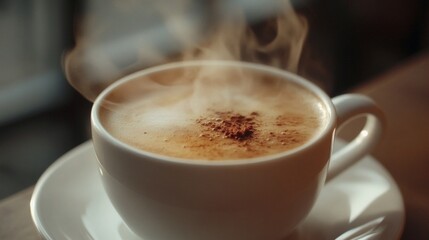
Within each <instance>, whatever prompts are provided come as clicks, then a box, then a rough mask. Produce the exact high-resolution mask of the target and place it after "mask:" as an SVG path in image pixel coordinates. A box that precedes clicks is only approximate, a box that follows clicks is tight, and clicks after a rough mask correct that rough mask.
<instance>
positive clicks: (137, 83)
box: [101, 69, 326, 160]
mask: <svg viewBox="0 0 429 240" xmlns="http://www.w3.org/2000/svg"><path fill="white" fill-rule="evenodd" d="M212 70H213V69H212ZM217 70H219V69H217ZM249 73H250V72H247V73H246V74H244V75H243V72H242V71H237V70H234V71H233V70H232V69H222V73H221V74H220V72H219V71H214V70H213V71H209V72H205V73H204V75H201V72H198V71H195V72H192V71H191V72H189V71H187V72H181V71H167V72H165V73H159V74H153V75H151V76H150V78H149V77H145V78H140V79H134V80H131V81H129V82H128V83H126V84H124V85H121V86H120V87H118V88H117V89H116V90H115V91H114V92H112V93H111V94H109V95H108V96H107V97H106V99H105V102H106V104H105V105H104V106H105V108H104V109H103V110H102V114H101V117H102V122H103V124H104V126H105V127H106V129H107V130H108V131H109V132H110V133H111V134H112V135H113V136H114V137H116V138H118V139H119V140H121V141H123V142H125V143H127V144H130V145H132V146H134V147H137V148H140V149H142V150H145V151H149V152H154V153H158V154H162V155H168V156H172V157H178V158H186V159H205V160H227V159H242V158H252V157H258V156H263V155H269V154H274V153H278V152H283V151H287V150H290V149H293V148H296V147H297V146H300V145H302V144H304V143H305V142H307V141H308V140H309V139H310V138H311V137H312V136H313V135H315V134H317V133H318V132H319V131H320V129H321V128H322V126H323V125H324V118H325V117H326V116H325V115H324V114H325V110H324V109H323V108H321V106H320V104H318V103H320V100H319V99H318V98H317V97H316V96H314V95H313V94H312V93H310V92H309V91H307V90H305V89H303V88H301V87H300V86H298V85H296V84H294V83H292V82H287V81H284V80H281V79H277V78H273V77H267V76H264V75H261V74H258V73H256V72H252V73H251V75H249ZM220 76H222V77H220ZM192 79H198V81H196V80H192ZM112 103H114V104H112ZM252 113H253V115H252ZM238 115H239V116H242V117H244V118H252V121H253V123H254V125H255V126H254V127H255V129H254V134H253V136H252V138H251V139H246V140H237V139H231V138H228V137H226V136H225V134H224V133H220V132H216V131H213V130H212V129H210V128H207V125H206V126H204V125H203V124H202V123H207V122H209V121H216V120H218V121H222V120H228V119H229V117H231V116H238Z"/></svg>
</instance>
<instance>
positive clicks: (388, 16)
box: [0, 0, 429, 199]
mask: <svg viewBox="0 0 429 240" xmlns="http://www.w3.org/2000/svg"><path fill="white" fill-rule="evenodd" d="M171 1H173V0H171ZM137 2H138V3H137ZM164 2H167V5H168V1H164ZM173 2H174V1H173ZM187 2H191V4H190V6H192V9H191V10H189V11H185V13H186V15H185V17H186V18H189V22H190V23H193V24H194V25H192V24H191V26H195V27H196V28H198V27H201V26H210V23H211V19H215V18H216V17H217V16H218V14H219V11H220V12H222V11H223V10H222V9H227V8H229V7H231V3H233V4H235V5H239V6H242V7H243V9H245V12H246V20H247V21H248V22H249V24H250V25H252V26H254V27H255V29H256V30H255V31H256V32H258V31H259V32H260V33H261V34H264V30H263V29H262V30H261V27H260V26H261V23H264V22H265V21H269V20H270V19H271V18H272V17H273V15H274V12H275V9H276V8H275V5H274V0H267V1H256V0H234V1H226V0H223V1H222V0H219V1H214V0H213V1H198V0H193V1H187ZM127 4H131V6H135V4H138V6H139V7H138V8H136V7H127ZM292 4H293V5H294V6H295V9H296V11H297V12H298V13H299V14H300V15H302V16H304V17H305V18H306V19H307V23H308V26H309V29H308V36H307V40H306V42H305V46H304V50H303V53H302V58H301V63H300V70H299V73H300V74H302V75H304V76H306V77H308V78H309V79H315V80H316V81H317V83H318V84H320V85H321V87H322V88H323V89H325V90H326V91H327V93H328V94H329V95H331V96H335V95H338V94H341V93H344V92H347V91H348V90H349V89H351V88H353V87H356V86H357V85H359V84H363V83H365V82H366V81H370V80H371V79H372V78H373V77H374V76H376V75H378V74H381V73H383V72H384V71H387V70H388V69H390V68H392V67H394V66H395V65H396V64H398V63H400V62H402V61H404V60H406V59H407V58H410V57H412V56H413V55H416V54H419V53H421V52H423V51H425V50H426V49H427V48H428V45H429V1H426V0H391V1H374V0H349V1H341V0H333V1H320V0H295V1H293V2H292ZM128 6H129V5H128ZM213 6H216V7H217V11H213ZM219 6H220V8H219ZM273 6H274V7H273ZM153 7H154V6H153V4H152V3H151V1H130V0H129V1H113V0H112V1H100V0H98V1H97V0H91V1H82V0H79V1H72V0H64V1H55V0H41V1H34V0H33V1H24V0H14V1H12V0H1V1H0V36H1V37H0V199H1V198H4V197H7V196H9V195H11V194H13V193H15V192H17V191H20V190H22V189H24V188H26V187H28V186H30V185H33V184H34V183H35V182H36V181H37V179H38V178H39V177H40V175H41V174H42V173H43V171H44V170H45V169H46V168H47V167H48V166H49V165H50V164H52V163H53V162H54V161H55V160H56V159H57V158H58V157H60V156H61V155H63V154H64V153H66V152H67V151H69V150H70V149H72V148H74V147H76V146H77V145H79V144H80V143H83V142H85V141H87V140H88V139H89V138H90V131H89V112H90V108H91V102H90V101H88V100H87V99H86V98H84V97H83V96H82V95H81V94H80V93H78V92H77V91H76V90H75V89H74V88H72V87H71V86H70V84H69V83H68V82H67V80H66V77H65V73H64V69H63V61H64V55H65V53H66V52H67V51H69V50H70V49H73V48H74V47H75V46H76V44H77V43H78V42H79V43H81V42H82V40H81V38H82V37H83V38H85V34H91V33H92V32H101V34H100V35H99V36H106V35H105V34H104V33H103V31H104V32H108V31H107V30H105V29H103V28H97V27H95V28H85V24H88V21H83V20H82V16H86V19H87V20H88V19H90V20H92V22H94V21H95V22H97V21H103V22H107V23H109V24H110V25H113V26H116V27H117V28H116V30H115V31H113V32H115V33H116V35H115V37H111V38H107V45H108V46H110V49H113V48H111V47H112V46H117V45H119V46H121V45H127V46H132V45H133V44H134V45H136V44H137V45H138V44H139V40H136V41H132V38H126V37H125V38H124V36H127V35H133V34H134V35H135V30H136V29H138V31H139V34H143V36H145V37H146V38H145V39H146V40H145V41H147V39H152V40H153V41H155V42H162V43H163V44H165V46H164V49H163V50H164V51H165V52H168V53H166V54H171V55H174V54H177V53H180V51H181V49H180V47H181V46H182V45H180V44H179V45H177V44H174V43H171V42H169V41H166V39H167V40H168V39H169V38H168V37H166V36H164V35H162V34H159V32H161V33H162V31H154V29H155V30H156V29H158V28H160V29H161V28H162V24H159V22H160V21H161V22H162V19H161V18H162V14H161V15H159V14H158V15H157V14H154V11H153ZM219 9H220V10H219ZM164 14H165V13H164ZM94 19H95V20H94ZM160 19H161V20H160ZM92 22H91V23H92ZM200 22H204V24H202V25H200V24H199V23H200ZM109 24H108V25H109ZM115 24H116V25H115ZM262 25H263V24H262ZM82 29H83V30H86V31H83V30H82ZM133 31H134V32H133ZM77 33H79V35H76V34H77ZM103 34H104V35H103ZM118 35H119V36H121V37H120V38H118V37H117V36H118ZM134 35H133V36H134ZM107 36H109V35H108V34H107ZM79 39H80V40H79ZM130 39H131V40H130ZM137 39H139V38H137ZM105 43H106V42H105V41H104V42H103V43H100V46H101V45H103V44H105ZM130 43H131V44H130ZM92 46H93V47H94V46H97V45H92ZM84 50H85V49H84ZM86 50H87V49H86ZM131 50H132V48H131ZM142 50H143V51H144V50H145V49H144V48H143V49H142ZM118 51H119V53H120V52H122V51H121V50H118ZM124 51H130V48H128V49H124ZM111 54H113V55H115V54H117V52H115V51H113V53H111ZM99 60H100V61H102V59H99ZM120 60H121V61H119V62H115V64H116V65H120V66H129V65H130V63H129V62H130V61H131V62H132V59H131V60H130V58H123V59H120ZM85 63H86V62H85V61H82V64H83V65H85ZM158 63H159V62H158V61H153V62H149V63H148V64H147V65H156V64H158ZM131 65H132V64H131ZM127 69H128V70H130V69H131V70H132V68H127ZM74 71H75V72H76V71H79V68H77V70H76V69H75V70H74ZM122 73H123V74H125V73H126V72H122ZM115 77H119V76H115ZM109 80H111V79H109Z"/></svg>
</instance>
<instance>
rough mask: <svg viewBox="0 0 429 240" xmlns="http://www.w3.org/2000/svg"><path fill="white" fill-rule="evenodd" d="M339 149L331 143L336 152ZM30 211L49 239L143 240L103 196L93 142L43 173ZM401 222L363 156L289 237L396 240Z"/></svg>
mask: <svg viewBox="0 0 429 240" xmlns="http://www.w3.org/2000/svg"><path fill="white" fill-rule="evenodd" d="M342 145H344V143H343V142H341V141H338V142H336V143H335V147H336V148H339V147H340V146H342ZM31 213H32V217H33V221H34V223H35V225H36V227H37V229H38V230H39V232H40V234H41V235H42V237H44V238H45V239H49V240H50V239H55V240H61V239H68V240H70V239H71V240H74V239H76V240H77V239H79V240H85V239H96V240H98V239H103V240H105V239H124V240H125V239H129V240H141V238H139V237H137V236H136V235H135V234H134V233H133V232H131V231H130V230H129V229H128V227H127V226H126V225H125V224H124V223H123V221H122V219H121V218H120V216H119V215H118V214H117V213H116V211H115V210H114V208H113V206H112V205H111V203H110V201H109V199H108V198H107V195H106V193H105V192H104V190H103V187H102V184H101V181H100V178H99V174H98V173H97V164H96V159H95V154H94V151H93V146H92V143H91V142H87V143H85V144H83V145H81V146H78V147H76V148H75V149H74V150H72V151H70V152H69V153H67V154H65V155H64V156H63V157H61V158H60V159H58V160H57V161H56V162H55V163H54V164H53V165H52V166H51V167H50V168H49V169H48V170H47V171H46V172H45V173H44V174H43V176H42V177H41V178H40V180H39V181H38V183H37V185H36V188H35V190H34V193H33V196H32V199H31ZM403 224H404V207H403V200H402V196H401V194H400V191H399V189H398V187H397V185H396V183H395V181H394V180H393V179H392V178H391V176H390V174H389V173H388V172H387V171H386V170H385V169H384V168H383V167H382V166H381V165H380V164H379V163H378V162H377V161H376V160H375V159H374V158H372V157H370V156H367V157H364V158H363V159H362V160H361V161H359V162H358V163H357V164H356V165H354V166H352V167H351V168H349V169H347V170H346V171H344V172H343V173H341V174H340V175H339V176H337V177H336V178H334V179H332V180H331V181H330V182H328V183H327V184H326V186H325V187H324V188H323V190H322V192H321V194H320V196H319V198H318V200H317V202H316V205H315V206H314V208H313V209H312V211H311V212H310V215H309V216H308V217H307V218H306V220H305V221H304V222H303V223H302V224H301V225H300V227H299V228H298V229H297V230H296V231H295V232H294V234H293V235H292V236H290V237H289V238H288V239H357V238H358V239H399V238H400V235H401V233H402V228H403ZM166 230H168V229H166Z"/></svg>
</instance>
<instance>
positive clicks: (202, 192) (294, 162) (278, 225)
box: [91, 61, 384, 240]
mask: <svg viewBox="0 0 429 240" xmlns="http://www.w3.org/2000/svg"><path fill="white" fill-rule="evenodd" d="M206 65H216V66H228V67H237V68H241V69H242V70H244V71H245V70H246V69H248V70H252V71H258V72H261V73H264V74H268V75H272V76H275V77H280V78H282V79H284V80H285V81H293V82H295V83H297V84H299V85H301V86H303V87H304V88H306V89H308V90H309V91H311V92H313V93H314V94H316V95H317V96H318V97H319V98H320V104H323V105H324V106H325V108H326V109H327V115H328V118H329V119H328V120H327V124H326V126H325V128H324V129H323V130H322V131H321V133H320V134H318V135H317V136H315V137H314V138H312V139H311V140H310V141H309V142H307V143H305V144H304V145H302V146H300V147H298V148H296V149H293V150H291V151H286V152H284V153H281V154H276V155H269V156H264V157H258V158H254V159H244V160H237V161H195V160H186V159H178V158H173V157H167V156H161V155H158V154H153V153H149V152H145V151H142V150H138V149H136V148H134V147H132V146H129V145H127V144H125V143H123V142H121V141H119V140H118V139H115V138H114V137H113V136H112V135H111V134H109V132H108V131H107V130H106V129H105V128H104V127H103V124H102V123H101V122H100V116H99V114H100V108H101V104H102V102H103V99H104V98H105V97H106V96H107V95H108V94H109V93H111V92H113V91H115V89H116V88H117V87H118V86H119V85H122V84H126V83H127V81H129V80H132V79H135V78H136V77H141V76H146V75H150V74H153V73H157V72H161V71H171V70H175V69H176V70H177V69H180V68H187V67H195V66H206ZM360 115H367V120H366V125H365V126H364V128H363V129H362V130H361V132H360V134H359V135H358V136H357V137H356V138H355V139H354V140H353V141H352V142H351V143H349V144H348V145H346V146H345V147H344V148H343V149H341V150H340V151H339V152H335V153H333V154H332V153H331V152H332V145H333V141H334V136H335V132H336V130H337V129H338V127H341V126H342V125H343V123H345V122H347V121H348V120H350V119H352V118H354V117H357V116H360ZM91 123H92V137H93V143H94V148H95V152H96V155H97V158H98V166H99V170H100V176H101V178H102V182H103V186H104V188H105V190H106V192H107V194H108V196H109V199H110V200H111V202H112V204H113V206H114V207H115V209H116V210H117V212H118V213H119V214H120V216H121V217H122V218H123V220H124V221H125V223H126V224H127V225H128V226H129V227H130V229H132V230H133V231H134V232H135V233H136V234H138V235H139V236H141V237H142V238H143V239H145V240H146V239H154V240H169V239H173V240H182V239H183V240H211V239H213V240H219V239H222V240H241V239H243V240H252V239H258V240H271V239H272V240H278V239H284V238H285V237H286V236H287V235H288V234H290V233H291V232H292V231H293V229H294V228H295V227H296V226H297V225H298V224H299V223H300V222H301V221H302V220H303V219H305V217H306V216H307V214H308V213H309V211H310V210H311V208H312V206H313V204H314V202H315V200H316V198H317V196H318V193H319V192H320V190H321V188H322V187H323V185H324V183H325V181H326V180H327V179H329V178H332V177H334V176H336V175H337V174H339V173H340V172H341V171H342V170H344V169H345V168H347V167H348V166H350V165H352V164H353V163H354V162H356V161H358V160H359V159H361V158H362V156H364V155H365V154H367V153H368V152H369V151H370V150H371V149H372V148H373V147H374V146H375V145H376V144H377V143H378V141H379V140H380V137H381V133H382V129H383V126H384V121H383V114H382V112H381V111H380V109H379V108H378V107H377V106H376V105H375V103H374V102H373V101H372V100H370V99H369V98H367V97H365V96H361V95H355V94H347V95H342V96H339V97H335V98H333V99H330V98H329V97H328V96H327V95H326V94H325V93H324V92H323V91H322V90H321V89H319V88H318V87H317V86H315V85H314V84H312V83H310V82H309V81H307V80H305V79H303V78H301V77H299V76H297V75H295V74H292V73H289V72H286V71H283V70H279V69H276V68H272V67H268V66H263V65H258V64H251V63H243V62H235V61H190V62H181V63H172V64H167V65H163V66H158V67H154V68H150V69H146V70H143V71H140V72H136V73H134V74H132V75H129V76H127V77H125V78H123V79H121V80H119V81H117V82H115V83H114V84H112V85H111V86H109V87H108V88H107V89H105V90H104V91H103V92H102V93H101V94H100V95H99V96H98V98H97V99H96V101H95V103H94V106H93V109H92V113H91ZM328 166H329V170H328Z"/></svg>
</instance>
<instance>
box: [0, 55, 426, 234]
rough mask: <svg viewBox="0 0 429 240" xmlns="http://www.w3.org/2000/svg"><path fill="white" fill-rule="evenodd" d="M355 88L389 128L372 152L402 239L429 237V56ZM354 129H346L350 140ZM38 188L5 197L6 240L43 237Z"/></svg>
mask: <svg viewBox="0 0 429 240" xmlns="http://www.w3.org/2000/svg"><path fill="white" fill-rule="evenodd" d="M352 92H356V93H362V94H365V95H368V96H370V97H371V98H373V99H374V100H375V101H376V102H377V103H378V104H379V106H380V107H381V108H382V109H383V110H384V112H385V114H386V117H387V120H388V129H387V131H386V135H385V138H384V139H383V141H382V142H381V144H380V145H379V146H378V147H377V148H376V149H375V150H374V151H373V153H372V155H373V156H374V157H375V158H376V159H377V160H379V162H380V163H381V164H383V165H384V167H385V168H386V169H387V170H388V171H389V172H390V173H391V174H392V176H393V178H394V179H395V180H396V182H397V183H398V185H399V187H400V189H401V192H402V194H403V197H404V201H405V209H406V223H405V228H404V232H403V235H402V239H413V240H414V239H429V172H428V171H429V121H428V119H429V54H428V53H424V54H421V55H419V56H416V57H414V58H412V59H409V60H407V61H405V62H404V63H402V64H400V65H398V66H397V67H395V68H393V69H391V70H390V71H388V72H386V73H384V74H382V75H380V76H378V77H376V78H375V79H373V80H371V81H368V83H366V84H363V85H362V86H360V87H358V88H356V89H354V90H353V91H352ZM352 134H353V132H352V131H349V132H343V133H341V135H342V136H343V137H345V138H347V137H350V135H352ZM32 192H33V187H31V188H28V189H26V190H24V191H22V192H20V193H17V194H15V195H12V196H10V197H8V198H6V199H3V200H1V201H0V216H1V218H0V239H8V240H18V239H19V240H26V239H40V237H39V235H38V233H37V230H36V228H35V227H34V225H33V223H32V220H31V216H30V206H29V202H30V198H31V194H32Z"/></svg>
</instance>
